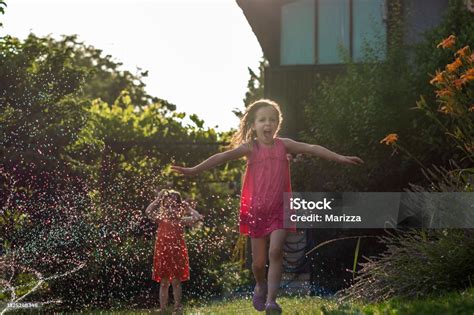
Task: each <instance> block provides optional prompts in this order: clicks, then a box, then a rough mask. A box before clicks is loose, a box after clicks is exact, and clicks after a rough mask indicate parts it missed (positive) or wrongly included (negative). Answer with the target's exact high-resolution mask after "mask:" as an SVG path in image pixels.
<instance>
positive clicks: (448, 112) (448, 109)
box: [438, 106, 454, 114]
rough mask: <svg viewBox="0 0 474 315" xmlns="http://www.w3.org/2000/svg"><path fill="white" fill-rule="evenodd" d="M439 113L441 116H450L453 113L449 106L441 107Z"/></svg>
mask: <svg viewBox="0 0 474 315" xmlns="http://www.w3.org/2000/svg"><path fill="white" fill-rule="evenodd" d="M438 111H439V112H442V113H443V114H451V113H452V112H454V111H453V108H452V107H451V106H441V108H440V109H438Z"/></svg>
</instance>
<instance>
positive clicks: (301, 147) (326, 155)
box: [282, 138, 364, 165]
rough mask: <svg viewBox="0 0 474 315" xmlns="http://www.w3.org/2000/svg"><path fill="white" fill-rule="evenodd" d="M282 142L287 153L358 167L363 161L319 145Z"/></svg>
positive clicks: (289, 140)
mask: <svg viewBox="0 0 474 315" xmlns="http://www.w3.org/2000/svg"><path fill="white" fill-rule="evenodd" d="M282 141H283V143H284V144H285V147H286V149H287V150H288V152H289V153H293V154H300V153H303V154H310V155H312V156H317V157H320V158H323V159H325V160H329V161H334V162H337V163H343V164H353V165H358V164H362V163H364V161H362V159H360V158H359V157H357V156H345V155H340V154H337V153H335V152H332V151H331V150H328V149H326V148H325V147H322V146H320V145H316V144H308V143H304V142H297V141H294V140H291V139H286V138H285V139H282Z"/></svg>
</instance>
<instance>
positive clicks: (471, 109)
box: [469, 104, 474, 112]
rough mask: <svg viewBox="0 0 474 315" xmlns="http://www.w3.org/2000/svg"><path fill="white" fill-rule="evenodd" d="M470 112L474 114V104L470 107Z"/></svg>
mask: <svg viewBox="0 0 474 315" xmlns="http://www.w3.org/2000/svg"><path fill="white" fill-rule="evenodd" d="M469 111H470V112H474V104H472V105H471V106H470V107H469Z"/></svg>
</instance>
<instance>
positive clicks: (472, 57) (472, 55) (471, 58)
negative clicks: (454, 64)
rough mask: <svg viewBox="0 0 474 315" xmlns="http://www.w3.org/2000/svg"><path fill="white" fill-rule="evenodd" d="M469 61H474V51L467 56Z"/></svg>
mask: <svg viewBox="0 0 474 315" xmlns="http://www.w3.org/2000/svg"><path fill="white" fill-rule="evenodd" d="M467 62H469V63H473V62H474V53H472V54H471V55H470V56H469V57H467Z"/></svg>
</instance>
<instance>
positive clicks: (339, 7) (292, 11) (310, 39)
mask: <svg viewBox="0 0 474 315" xmlns="http://www.w3.org/2000/svg"><path fill="white" fill-rule="evenodd" d="M386 15H387V13H386V5H385V0H297V1H292V2H290V3H288V4H285V5H283V6H282V10H281V41H280V43H281V49H280V53H281V55H280V57H281V58H280V63H281V64H282V65H297V64H338V63H342V61H343V60H342V59H343V58H342V56H341V47H342V48H343V49H344V50H345V51H348V52H349V53H350V56H351V57H352V59H353V60H354V61H363V57H364V47H365V46H366V45H369V46H374V47H381V48H382V49H381V51H379V52H377V54H378V55H377V56H376V57H377V58H378V59H379V60H383V59H384V58H385V44H386V24H385V21H386Z"/></svg>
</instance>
